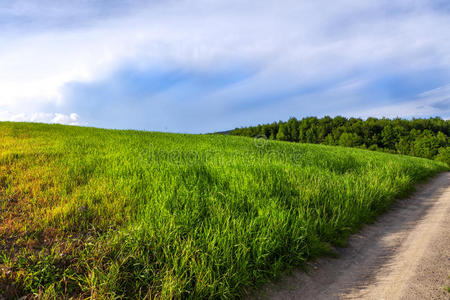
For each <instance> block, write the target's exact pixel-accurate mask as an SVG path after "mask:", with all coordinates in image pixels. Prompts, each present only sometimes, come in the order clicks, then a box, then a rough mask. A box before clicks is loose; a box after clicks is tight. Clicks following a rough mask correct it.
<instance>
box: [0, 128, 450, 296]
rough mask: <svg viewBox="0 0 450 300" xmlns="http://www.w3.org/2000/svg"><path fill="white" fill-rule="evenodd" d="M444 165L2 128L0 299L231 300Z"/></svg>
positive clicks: (326, 149)
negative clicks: (0, 296)
mask: <svg viewBox="0 0 450 300" xmlns="http://www.w3.org/2000/svg"><path fill="white" fill-rule="evenodd" d="M446 169H448V168H447V167H446V166H445V165H443V164H439V163H437V162H434V161H431V160H426V159H421V158H414V157H408V156H400V155H390V154H384V153H377V152H370V151H365V150H359V149H351V148H341V147H331V146H322V145H310V144H293V143H288V142H277V141H263V140H258V141H256V142H255V141H254V140H253V139H251V138H245V137H233V136H222V135H182V134H167V133H151V132H138V131H118V130H103V129H94V128H80V127H70V126H62V125H44V124H27V123H0V291H1V290H2V289H3V290H4V293H5V294H4V296H5V295H6V296H5V297H12V298H13V297H17V296H22V295H26V294H29V293H35V294H36V295H38V296H39V297H42V298H51V299H53V297H54V296H55V295H56V296H64V297H66V298H69V297H74V298H86V297H92V298H97V299H103V298H129V299H139V298H145V297H147V298H163V299H168V298H176V299H181V298H183V299H185V298H239V297H242V296H244V295H245V294H246V293H247V292H248V291H249V290H250V289H252V288H257V287H258V286H260V284H261V283H263V282H267V281H268V280H272V279H274V278H276V277H277V276H279V275H280V274H281V273H282V272H283V271H285V270H287V269H289V268H292V267H296V266H301V265H302V264H303V263H304V262H305V260H307V259H310V258H312V257H315V256H318V255H326V254H327V253H329V251H330V245H342V244H343V243H344V241H345V239H346V237H347V236H348V235H349V234H350V233H352V232H355V231H356V230H358V229H359V228H360V227H361V226H362V225H363V224H364V223H368V222H371V221H372V220H373V219H374V217H375V216H376V215H378V214H379V213H381V212H382V211H384V210H385V209H386V208H388V206H389V204H390V203H392V201H393V200H394V199H395V198H397V197H402V196H405V195H406V194H407V193H409V192H410V191H412V189H413V187H414V184H415V183H417V182H419V181H421V180H424V179H425V178H427V177H429V176H432V175H434V174H436V173H437V172H440V171H443V170H446Z"/></svg>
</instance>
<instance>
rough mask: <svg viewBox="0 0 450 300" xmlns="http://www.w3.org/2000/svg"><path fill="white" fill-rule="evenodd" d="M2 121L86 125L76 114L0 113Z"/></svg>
mask: <svg viewBox="0 0 450 300" xmlns="http://www.w3.org/2000/svg"><path fill="white" fill-rule="evenodd" d="M0 121H13V122H37V123H55V124H65V125H86V124H85V123H82V122H80V116H79V115H78V114H76V113H71V114H69V115H66V114H61V113H42V112H38V113H32V114H27V113H12V112H9V111H0Z"/></svg>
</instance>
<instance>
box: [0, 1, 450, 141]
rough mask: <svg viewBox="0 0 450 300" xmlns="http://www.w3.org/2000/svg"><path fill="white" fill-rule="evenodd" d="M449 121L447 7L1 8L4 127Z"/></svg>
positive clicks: (197, 127)
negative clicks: (315, 119)
mask: <svg viewBox="0 0 450 300" xmlns="http://www.w3.org/2000/svg"><path fill="white" fill-rule="evenodd" d="M311 115H315V116H324V115H331V116H335V115H344V116H356V117H363V118H364V117H368V116H377V117H382V116H386V117H397V116H399V117H406V118H411V117H427V116H441V117H443V118H447V119H448V118H450V2H449V1H446V0H428V1H425V0H396V1H392V0H374V1H370V0H368V1H361V0H336V1H329V0H327V1H325V0H315V1H306V0H305V1H301V0H295V1H291V0H285V1H277V0H259V1H245V0H223V1H222V0H166V1H160V0H153V1H151V0H147V1H144V0H142V1H138V0H136V1H133V0H121V1H119V0H90V1H89V0H77V1H73V0H58V1H57V0H54V1H50V0H40V1H34V0H16V1H6V0H0V120H12V121H35V122H56V123H64V124H79V125H88V126H97V127H106V128H134V129H146V130H157V131H172V132H190V133H199V132H212V131H219V130H226V129H232V128H235V127H240V126H246V125H252V124H257V123H266V122H272V121H275V120H280V119H281V120H284V119H287V118H289V117H290V116H296V117H298V118H301V117H304V116H311Z"/></svg>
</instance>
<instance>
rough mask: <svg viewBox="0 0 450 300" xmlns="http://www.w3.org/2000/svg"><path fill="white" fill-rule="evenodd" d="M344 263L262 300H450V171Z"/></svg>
mask: <svg viewBox="0 0 450 300" xmlns="http://www.w3.org/2000/svg"><path fill="white" fill-rule="evenodd" d="M338 253H339V258H337V259H333V258H324V259H320V260H318V261H317V262H315V263H312V264H311V271H309V272H307V273H305V272H301V271H299V272H297V273H295V274H293V275H290V276H288V277H286V278H284V279H282V280H281V282H278V283H275V284H272V285H270V286H267V287H265V288H264V289H263V290H262V291H261V293H260V294H259V295H258V296H257V298H259V299H314V300H318V299H377V300H382V299H408V300H410V299H421V300H422V299H450V293H449V292H447V291H445V290H444V287H445V286H448V285H450V278H449V276H450V172H447V173H444V174H440V175H438V176H437V177H436V178H434V179H432V180H431V181H430V182H428V183H427V184H423V185H421V186H418V187H417V192H416V193H414V194H413V195H412V196H411V197H409V198H408V199H404V200H399V201H397V203H396V204H394V206H393V208H392V209H391V210H390V211H389V212H387V213H386V214H384V215H382V216H381V217H379V218H378V219H377V221H376V222H375V223H374V224H371V225H368V226H366V227H365V228H364V229H363V230H362V231H361V232H360V233H358V234H356V235H354V236H352V237H351V238H350V239H349V243H348V247H346V248H342V249H338Z"/></svg>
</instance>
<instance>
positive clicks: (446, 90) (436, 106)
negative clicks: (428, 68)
mask: <svg viewBox="0 0 450 300" xmlns="http://www.w3.org/2000/svg"><path fill="white" fill-rule="evenodd" d="M442 115H444V116H447V117H448V116H450V84H449V85H445V86H442V87H439V88H436V89H433V90H430V91H427V92H424V93H421V94H420V95H418V96H417V97H416V98H415V99H412V100H410V101H405V102H402V103H398V104H393V105H385V106H380V107H375V108H372V109H368V110H365V111H360V112H354V113H353V116H359V117H363V118H367V117H388V118H396V117H430V116H442Z"/></svg>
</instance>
